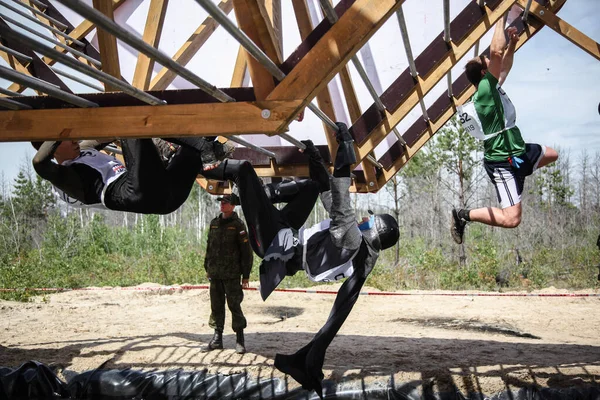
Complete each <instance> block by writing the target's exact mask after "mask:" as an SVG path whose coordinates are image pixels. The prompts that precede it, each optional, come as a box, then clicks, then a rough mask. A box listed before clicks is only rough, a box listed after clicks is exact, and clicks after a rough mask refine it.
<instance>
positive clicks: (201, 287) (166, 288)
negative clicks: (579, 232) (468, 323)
mask: <svg viewBox="0 0 600 400" xmlns="http://www.w3.org/2000/svg"><path fill="white" fill-rule="evenodd" d="M206 289H209V286H208V285H184V286H158V287H156V286H148V287H100V288H25V289H3V288H0V292H16V291H32V292H71V291H77V290H79V291H96V290H98V291H100V290H131V291H169V290H171V291H176V290H206ZM244 290H254V291H256V290H258V288H247V289H244ZM275 291H276V292H284V293H309V294H337V293H338V292H337V291H336V290H318V289H275ZM360 295H361V296H460V297H600V293H399V292H360Z"/></svg>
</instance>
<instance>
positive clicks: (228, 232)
mask: <svg viewBox="0 0 600 400" xmlns="http://www.w3.org/2000/svg"><path fill="white" fill-rule="evenodd" d="M217 201H220V202H221V214H220V215H219V216H218V217H216V218H215V219H213V220H212V221H211V222H210V231H209V232H208V242H207V246H206V257H205V259H204V269H205V270H206V276H207V278H208V280H209V281H210V308H211V313H210V319H209V321H208V325H209V326H210V327H211V328H213V329H214V330H215V334H214V337H213V338H212V340H211V341H210V343H209V344H208V349H209V350H215V349H222V348H223V328H224V325H225V302H226V301H227V306H228V307H229V311H231V327H232V328H233V331H234V332H235V333H236V346H235V351H236V353H238V354H243V353H245V352H246V345H245V343H244V329H245V328H246V325H247V324H246V318H245V317H244V313H243V312H242V307H241V305H242V300H243V299H244V292H243V289H247V288H248V287H249V285H248V279H249V277H250V271H251V270H252V257H253V256H252V249H251V248H250V243H248V233H247V232H246V226H245V225H244V222H243V221H242V220H241V219H240V218H239V217H238V215H237V214H236V212H235V211H234V209H235V206H236V205H238V204H240V201H239V198H238V197H237V196H236V195H235V194H231V195H226V196H222V197H219V198H217ZM240 279H241V283H240Z"/></svg>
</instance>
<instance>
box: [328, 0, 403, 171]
mask: <svg viewBox="0 0 600 400" xmlns="http://www.w3.org/2000/svg"><path fill="white" fill-rule="evenodd" d="M320 3H321V8H322V9H323V12H324V13H325V16H326V17H327V19H328V20H329V22H330V23H331V24H334V23H336V22H337V21H338V16H337V13H336V12H335V9H334V8H333V6H332V5H331V3H329V0H320ZM351 60H352V64H354V67H355V68H356V70H357V71H358V75H360V77H361V79H362V81H363V82H364V84H365V86H366V87H367V90H368V91H369V94H371V97H372V98H373V101H375V106H376V107H377V109H378V110H379V111H380V112H384V111H385V105H384V104H383V102H382V101H381V99H380V98H379V94H377V91H376V90H375V87H374V86H373V84H372V83H371V80H370V79H369V76H368V75H367V72H366V71H365V69H364V67H363V65H362V63H361V62H360V60H359V59H358V57H357V56H356V55H353V56H352V58H351ZM336 130H337V129H336ZM392 130H393V131H394V133H395V134H396V137H397V138H398V140H399V141H400V143H402V144H403V145H406V141H404V138H403V137H402V135H400V132H398V130H397V129H396V128H395V127H394V128H393V129H392ZM379 165H381V164H379Z"/></svg>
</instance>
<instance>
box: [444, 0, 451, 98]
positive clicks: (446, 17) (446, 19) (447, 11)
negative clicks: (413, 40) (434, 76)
mask: <svg viewBox="0 0 600 400" xmlns="http://www.w3.org/2000/svg"><path fill="white" fill-rule="evenodd" d="M444 41H445V42H446V43H447V44H448V46H451V45H452V44H451V43H450V42H451V41H452V38H451V37H450V0H444ZM446 76H447V78H448V97H452V70H449V71H448V74H447V75H446Z"/></svg>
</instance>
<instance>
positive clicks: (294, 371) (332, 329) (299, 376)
mask: <svg viewBox="0 0 600 400" xmlns="http://www.w3.org/2000/svg"><path fill="white" fill-rule="evenodd" d="M357 258H358V259H361V260H363V259H364V255H363V254H360V253H359V255H358V256H357ZM355 260H356V259H355ZM363 265H364V264H361V263H360V262H358V263H357V268H356V269H355V270H354V273H353V274H352V275H351V276H350V277H349V278H348V279H346V281H344V283H343V285H342V286H341V287H340V289H339V291H338V294H337V296H336V297H335V302H334V303H333V307H332V309H331V313H330V314H329V318H327V322H325V325H323V327H322V328H321V329H320V330H319V332H317V334H316V335H315V336H314V338H313V339H312V340H311V341H310V342H309V343H308V344H307V345H306V346H304V347H302V348H301V349H300V350H298V351H297V352H296V353H294V354H291V355H286V354H276V355H275V368H277V369H278V370H280V371H281V372H283V373H286V374H288V375H290V376H292V377H293V378H294V379H295V380H296V381H297V382H298V383H300V384H301V385H302V387H303V388H304V389H306V390H314V391H316V392H317V394H319V397H321V398H323V395H322V393H323V388H322V385H321V381H322V380H323V363H324V362H325V353H326V352H327V348H328V347H329V345H330V344H331V342H332V341H333V339H334V338H335V336H336V335H337V333H338V331H339V330H340V328H341V327H342V325H343V324H344V322H345V321H346V318H348V315H350V312H351V311H352V308H353V307H354V304H356V301H357V300H358V296H359V295H360V291H361V289H362V287H363V285H364V283H365V281H366V280H367V277H366V276H365V273H364V267H363Z"/></svg>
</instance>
